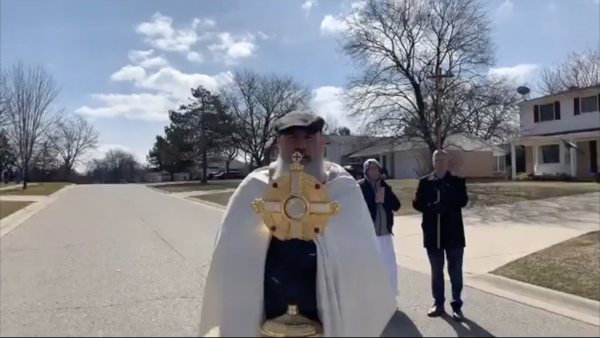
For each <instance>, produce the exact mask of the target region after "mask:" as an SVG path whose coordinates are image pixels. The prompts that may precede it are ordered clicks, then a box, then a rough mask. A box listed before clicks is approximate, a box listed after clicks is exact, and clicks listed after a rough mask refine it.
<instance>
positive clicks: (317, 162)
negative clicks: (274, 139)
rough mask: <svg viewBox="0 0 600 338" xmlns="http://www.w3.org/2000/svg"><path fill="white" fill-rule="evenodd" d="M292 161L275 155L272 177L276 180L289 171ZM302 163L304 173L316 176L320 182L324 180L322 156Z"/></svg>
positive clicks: (325, 174)
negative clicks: (275, 163)
mask: <svg viewBox="0 0 600 338" xmlns="http://www.w3.org/2000/svg"><path fill="white" fill-rule="evenodd" d="M292 163H293V162H292V161H287V160H285V159H284V158H283V157H282V156H281V154H280V155H279V156H278V157H277V165H276V166H275V172H274V173H273V179H274V180H276V179H278V178H280V177H281V176H284V175H285V174H287V173H289V172H290V166H291V165H292ZM302 165H303V166H304V172H305V173H307V174H309V175H311V176H314V177H316V178H317V180H319V181H320V182H324V181H325V179H326V178H327V173H326V171H325V159H324V158H323V157H322V156H318V157H317V158H311V159H310V160H309V161H306V163H302Z"/></svg>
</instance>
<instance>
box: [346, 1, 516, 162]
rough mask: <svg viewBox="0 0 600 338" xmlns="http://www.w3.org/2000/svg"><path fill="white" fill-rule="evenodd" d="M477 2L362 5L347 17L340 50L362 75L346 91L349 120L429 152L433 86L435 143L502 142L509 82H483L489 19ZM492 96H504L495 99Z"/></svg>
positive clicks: (510, 114)
mask: <svg viewBox="0 0 600 338" xmlns="http://www.w3.org/2000/svg"><path fill="white" fill-rule="evenodd" d="M482 6H483V4H482V3H481V1H479V0H430V1H423V0H404V1H394V0H367V1H365V3H364V5H363V6H359V7H355V9H354V12H353V13H352V14H351V15H349V16H347V17H345V22H346V25H347V27H348V29H347V30H346V31H345V32H344V33H343V35H342V37H341V40H340V43H341V49H342V51H343V52H344V53H345V54H346V55H347V56H349V57H350V59H351V60H353V62H354V63H355V64H356V65H357V66H358V67H360V68H361V69H362V73H361V74H360V75H359V76H356V77H354V78H352V79H351V81H350V83H349V88H348V90H347V108H348V110H349V112H350V115H351V116H353V117H357V118H358V119H359V121H362V126H363V129H365V132H367V133H369V134H376V135H386V136H392V137H402V138H408V139H411V138H415V139H418V140H419V141H423V142H425V143H426V145H427V147H428V148H429V150H430V151H433V150H435V146H436V137H435V136H436V135H435V128H434V126H435V121H434V112H433V107H434V99H435V95H436V91H435V83H434V81H433V80H432V79H431V77H432V76H433V75H435V74H436V70H438V69H440V70H441V71H442V73H452V74H453V75H454V76H453V77H452V78H450V79H445V80H443V81H444V82H445V83H443V84H442V89H441V91H440V94H441V95H440V104H441V107H442V115H441V127H440V132H441V139H442V142H444V141H445V139H446V138H447V137H448V136H451V135H453V134H461V133H463V134H472V135H476V136H479V137H482V138H485V139H486V140H492V139H502V138H504V137H506V135H504V129H508V128H504V127H506V126H507V125H509V124H510V123H509V122H510V121H512V120H515V119H516V117H517V115H516V111H515V110H514V109H513V104H514V103H515V102H516V101H517V99H518V97H517V95H516V93H515V92H514V91H515V89H514V88H516V85H513V84H512V83H511V82H510V81H509V79H507V78H500V77H489V76H488V70H489V69H490V67H491V66H492V65H493V63H494V48H493V44H492V41H491V36H490V34H491V30H492V25H491V19H490V18H489V17H488V16H487V14H486V11H485V9H484V8H483V7H482ZM498 90H502V91H501V92H498Z"/></svg>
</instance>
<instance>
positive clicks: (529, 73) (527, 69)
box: [488, 63, 540, 84]
mask: <svg viewBox="0 0 600 338" xmlns="http://www.w3.org/2000/svg"><path fill="white" fill-rule="evenodd" d="M539 69H540V65H538V64H533V63H522V64H518V65H516V66H513V67H500V68H492V69H490V70H489V73H488V74H489V75H491V76H502V77H507V78H509V79H511V80H514V81H517V82H518V83H521V84H524V83H526V82H527V81H528V80H531V79H532V77H533V76H534V75H535V73H536V72H537V71H538V70H539Z"/></svg>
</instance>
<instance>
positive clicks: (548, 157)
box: [540, 144, 560, 164]
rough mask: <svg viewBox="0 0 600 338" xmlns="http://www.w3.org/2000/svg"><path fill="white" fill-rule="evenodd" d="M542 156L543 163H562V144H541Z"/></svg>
mask: <svg viewBox="0 0 600 338" xmlns="http://www.w3.org/2000/svg"><path fill="white" fill-rule="evenodd" d="M540 157H541V161H540V163H542V164H552V163H560V146H559V145H558V144H548V145H545V146H540Z"/></svg>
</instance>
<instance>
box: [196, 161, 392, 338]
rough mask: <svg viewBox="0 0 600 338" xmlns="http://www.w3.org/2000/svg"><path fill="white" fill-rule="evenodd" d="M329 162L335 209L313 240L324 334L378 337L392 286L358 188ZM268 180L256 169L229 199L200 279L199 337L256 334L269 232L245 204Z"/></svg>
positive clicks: (262, 190)
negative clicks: (203, 282)
mask: <svg viewBox="0 0 600 338" xmlns="http://www.w3.org/2000/svg"><path fill="white" fill-rule="evenodd" d="M332 165H333V166H335V167H336V168H334V169H336V171H339V174H338V176H337V177H335V178H333V179H332V180H330V181H329V182H327V183H326V184H325V188H326V189H327V190H328V191H329V194H330V197H331V200H332V201H337V202H339V203H340V206H341V212H340V213H339V214H338V215H334V216H331V218H330V221H329V224H328V225H327V227H326V228H325V230H324V231H323V233H322V234H321V235H320V236H319V237H318V239H316V240H315V242H316V245H317V260H318V263H317V264H318V270H317V303H318V309H319V317H320V319H321V322H322V324H323V329H324V335H325V336H326V337H379V336H380V335H381V333H382V332H383V330H384V329H385V327H386V325H387V323H388V322H389V320H390V318H391V317H392V316H393V314H394V312H395V310H396V300H395V297H394V292H393V291H392V288H391V287H390V283H389V279H388V275H387V273H386V269H385V267H384V264H383V261H382V259H381V253H380V250H379V248H378V244H377V239H376V236H375V232H374V231H373V222H372V220H371V216H370V214H369V210H368V208H367V206H366V204H365V201H364V198H363V195H362V193H361V191H360V188H359V186H358V184H357V183H356V181H355V179H354V178H353V177H351V176H350V175H349V174H348V173H347V172H346V171H344V170H343V169H342V168H341V167H339V166H338V165H336V164H332ZM268 186H269V175H268V170H267V169H262V170H257V171H255V172H253V173H251V174H250V175H248V177H246V179H244V181H243V182H242V183H241V184H240V186H239V187H238V189H237V190H236V192H235V193H234V194H233V196H232V197H231V199H230V201H229V204H228V206H227V210H226V211H225V216H224V218H223V221H222V223H221V227H220V229H219V233H218V235H217V240H216V244H215V249H214V252H213V256H212V261H211V263H210V268H209V271H208V275H207V277H206V285H205V288H204V298H203V301H202V310H201V318H200V336H205V335H207V334H208V335H211V336H214V335H219V336H221V337H258V336H260V328H261V324H262V323H263V322H264V304H263V276H264V269H265V259H266V253H267V249H268V246H269V242H270V238H271V235H270V233H269V231H268V229H266V227H265V225H264V223H263V221H262V216H261V215H259V214H255V213H254V211H253V210H252V208H251V203H252V202H253V201H254V200H255V199H256V198H261V197H262V196H263V195H264V193H265V192H266V191H267V188H268ZM215 330H216V331H215ZM209 331H212V333H209ZM216 332H217V333H216Z"/></svg>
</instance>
